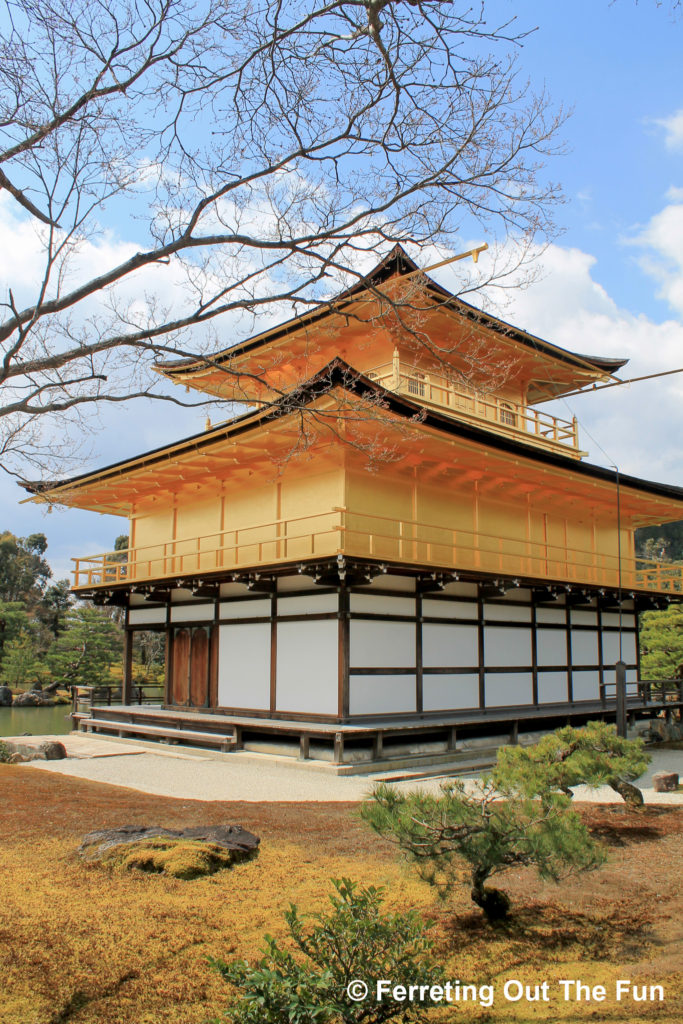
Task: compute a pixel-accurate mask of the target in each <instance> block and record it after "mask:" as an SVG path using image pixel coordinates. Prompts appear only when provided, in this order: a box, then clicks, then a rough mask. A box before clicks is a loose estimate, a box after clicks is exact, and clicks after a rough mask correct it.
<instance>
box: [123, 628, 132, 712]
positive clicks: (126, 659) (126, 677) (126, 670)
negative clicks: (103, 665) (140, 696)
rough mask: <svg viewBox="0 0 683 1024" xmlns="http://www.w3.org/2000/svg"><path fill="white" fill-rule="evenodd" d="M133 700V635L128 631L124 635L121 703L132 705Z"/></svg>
mask: <svg viewBox="0 0 683 1024" xmlns="http://www.w3.org/2000/svg"><path fill="white" fill-rule="evenodd" d="M132 700H133V633H132V631H131V630H130V629H127V630H126V631H125V632H124V634H123V677H122V680H121V703H122V704H131V703H132Z"/></svg>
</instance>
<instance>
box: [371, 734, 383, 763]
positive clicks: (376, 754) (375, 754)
mask: <svg viewBox="0 0 683 1024" xmlns="http://www.w3.org/2000/svg"><path fill="white" fill-rule="evenodd" d="M383 754H384V737H383V736H382V733H381V732H376V733H375V735H374V736H373V737H372V760H373V761H379V759H380V757H382V755H383Z"/></svg>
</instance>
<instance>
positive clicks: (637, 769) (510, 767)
mask: <svg viewBox="0 0 683 1024" xmlns="http://www.w3.org/2000/svg"><path fill="white" fill-rule="evenodd" d="M650 760H651V758H650V755H649V754H648V753H647V751H646V750H645V747H644V744H643V741H642V740H640V739H637V740H627V739H624V738H623V737H621V736H618V735H617V729H616V726H615V725H609V724H608V723H607V722H589V723H588V725H586V726H585V727H584V728H582V729H577V728H575V727H574V726H572V725H567V726H564V728H562V729H557V730H556V731H555V732H551V733H548V735H547V736H543V738H542V739H540V740H539V741H538V743H534V744H533V745H532V746H530V747H502V748H501V749H500V750H499V751H498V759H497V761H496V766H495V768H494V769H493V772H492V778H493V781H494V784H496V785H498V780H499V779H503V780H504V781H505V783H508V784H511V785H513V786H515V787H516V788H518V789H519V791H520V792H522V793H523V794H524V795H525V796H528V797H541V798H543V796H544V794H545V793H547V792H551V791H552V790H555V789H560V790H562V791H563V792H564V793H566V794H567V795H568V796H571V791H570V787H571V786H579V785H582V784H585V785H588V786H610V787H611V788H612V789H613V790H614V791H615V792H617V793H619V794H620V795H621V796H622V797H623V798H624V800H626V802H627V803H629V804H637V805H640V804H642V803H643V795H642V793H641V792H640V790H639V789H638V788H637V787H636V786H634V785H632V782H633V780H634V779H637V778H638V777H639V776H640V775H642V774H643V772H644V771H645V769H646V768H647V766H648V764H649V763H650Z"/></svg>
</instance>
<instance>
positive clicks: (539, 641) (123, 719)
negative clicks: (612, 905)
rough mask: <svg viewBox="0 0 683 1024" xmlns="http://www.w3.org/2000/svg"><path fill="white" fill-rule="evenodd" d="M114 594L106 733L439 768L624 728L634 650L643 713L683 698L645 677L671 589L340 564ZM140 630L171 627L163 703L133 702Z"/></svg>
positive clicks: (635, 702) (635, 686)
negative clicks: (522, 740)
mask: <svg viewBox="0 0 683 1024" xmlns="http://www.w3.org/2000/svg"><path fill="white" fill-rule="evenodd" d="M110 595H111V596H110V598H109V599H110V600H111V599H114V600H118V601H119V602H120V603H125V604H126V605H127V609H126V637H127V645H126V659H125V660H126V666H125V671H124V694H123V703H124V708H110V709H105V708H97V709H96V713H93V717H92V719H91V720H90V721H89V722H88V721H86V722H84V723H83V724H84V727H89V728H91V729H94V730H95V731H98V730H99V731H102V732H109V733H117V732H119V733H121V734H122V735H137V736H140V737H142V738H144V737H145V736H147V737H148V738H162V739H164V738H165V739H167V740H170V741H174V740H175V741H180V742H188V743H195V744H199V745H208V746H214V747H218V748H223V749H233V748H235V747H237V748H240V747H244V746H247V747H251V748H252V749H255V750H258V749H268V748H270V749H277V748H278V745H279V749H280V750H281V751H284V752H287V753H290V754H294V756H298V757H301V758H304V759H305V758H308V757H314V758H316V759H321V760H328V761H331V762H333V763H337V764H343V763H351V764H353V763H358V762H362V761H373V762H377V761H381V760H382V759H385V760H389V759H391V758H392V757H393V758H402V759H403V760H404V761H405V760H406V758H408V759H410V758H411V757H414V758H418V759H420V760H422V761H425V760H427V759H429V758H435V759H438V758H439V757H441V758H443V757H444V756H447V757H450V756H451V755H453V754H457V753H458V751H459V750H461V749H462V748H463V747H464V748H467V747H468V745H469V746H472V745H474V746H476V745H477V743H480V744H485V743H486V742H487V738H495V740H496V742H504V741H505V740H506V738H507V737H509V736H512V737H513V738H514V737H515V736H516V735H517V733H518V732H519V731H520V730H522V731H534V730H539V729H546V728H555V727H556V726H557V725H560V724H564V723H565V722H568V721H576V722H581V721H584V722H585V721H587V720H589V719H590V718H596V717H602V718H606V719H612V720H613V719H614V716H615V714H616V703H615V696H616V687H615V681H616V677H615V666H616V663H617V662H618V661H620V660H621V661H623V662H624V664H625V675H626V681H627V700H628V711H629V714H630V715H631V716H634V715H636V714H646V715H654V714H659V713H662V712H666V713H675V712H677V711H678V710H679V709H680V708H681V706H683V694H682V692H681V684H680V683H679V682H672V683H671V684H670V685H668V686H667V687H666V688H665V691H666V692H662V691H661V689H660V688H659V687H656V686H653V685H651V684H649V683H647V682H644V681H643V680H642V673H641V671H640V664H639V652H638V612H639V611H640V610H641V609H643V608H647V607H654V606H658V605H659V606H664V605H665V604H666V602H667V601H668V600H670V597H668V596H666V595H652V594H648V593H646V592H643V591H640V592H638V591H635V590H628V591H626V590H621V591H619V590H618V589H610V588H605V587H590V586H572V585H567V584H566V583H563V582H561V581H558V582H548V581H545V582H541V581H534V580H533V579H528V578H527V579H524V578H509V577H501V576H493V575H484V574H476V575H475V574H473V573H466V572H465V573H455V572H453V571H449V570H444V571H424V570H423V571H419V570H416V569H415V567H414V566H410V565H406V564H403V565H401V564H397V563H387V562H378V561H374V560H363V561H359V560H349V559H346V558H344V557H342V556H339V557H338V558H335V559H328V560H321V561H315V562H314V561H308V562H300V563H296V564H294V565H289V566H282V565H272V566H270V567H265V568H262V569H261V570H260V571H258V572H257V571H253V572H245V573H244V574H242V575H240V574H237V573H232V574H230V575H229V576H227V577H224V578H223V580H222V581H221V580H219V579H213V580H207V579H203V578H197V577H194V578H190V579H179V580H176V581H174V583H173V585H168V584H165V583H164V582H163V581H158V582H157V583H155V584H154V585H148V586H146V587H144V588H143V587H139V586H135V585H124V586H120V588H119V589H118V591H116V590H115V591H111V592H110ZM98 596H100V599H101V595H98ZM137 630H158V631H161V632H163V633H164V635H165V640H166V681H165V692H164V702H163V706H162V707H161V708H159V709H151V708H140V707H133V706H125V705H131V689H132V685H133V679H132V673H131V667H132V654H131V652H132V640H133V636H134V634H135V632H136V631H137ZM98 723H99V724H98ZM181 733H182V735H180V734H181Z"/></svg>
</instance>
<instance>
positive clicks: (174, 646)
mask: <svg viewBox="0 0 683 1024" xmlns="http://www.w3.org/2000/svg"><path fill="white" fill-rule="evenodd" d="M215 641H216V637H215V628H212V627H210V626H178V627H176V628H175V629H174V630H173V631H172V634H171V695H170V703H171V704H175V705H177V706H178V707H193V708H206V707H210V706H212V703H211V698H212V696H213V697H214V701H213V703H214V705H215V689H216V680H215V678H214V677H215V676H216V669H217V664H216V646H217V645H216V642H215Z"/></svg>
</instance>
